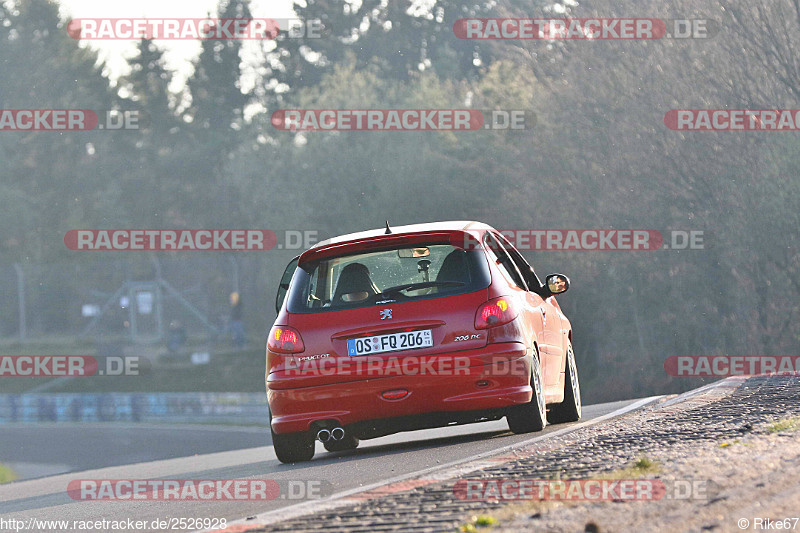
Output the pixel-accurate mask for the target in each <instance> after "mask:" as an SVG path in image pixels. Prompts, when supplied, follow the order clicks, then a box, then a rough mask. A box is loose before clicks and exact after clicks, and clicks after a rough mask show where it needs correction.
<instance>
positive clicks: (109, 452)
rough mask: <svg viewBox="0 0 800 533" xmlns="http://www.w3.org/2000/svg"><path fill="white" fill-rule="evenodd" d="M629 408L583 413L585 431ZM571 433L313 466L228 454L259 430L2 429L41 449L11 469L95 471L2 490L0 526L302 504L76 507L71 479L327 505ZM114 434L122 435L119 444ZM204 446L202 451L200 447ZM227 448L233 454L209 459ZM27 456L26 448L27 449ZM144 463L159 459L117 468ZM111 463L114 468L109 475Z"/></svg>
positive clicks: (437, 435)
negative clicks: (276, 490) (192, 485)
mask: <svg viewBox="0 0 800 533" xmlns="http://www.w3.org/2000/svg"><path fill="white" fill-rule="evenodd" d="M633 402H635V400H628V401H624V402H614V403H607V404H599V405H592V406H584V411H583V414H584V416H583V419H582V422H585V421H587V420H591V419H593V418H597V417H600V416H603V415H606V414H608V413H611V412H613V411H615V410H617V409H620V408H622V407H625V406H627V405H629V404H631V403H633ZM568 426H569V424H559V425H554V426H548V427H547V428H546V429H545V431H543V432H541V433H538V434H527V435H514V434H512V433H510V432H509V431H508V429H507V426H506V422H505V420H500V421H495V422H485V423H480V424H471V425H464V426H453V427H446V428H439V429H429V430H423V431H415V432H409V433H401V434H398V435H390V436H388V437H382V438H380V439H373V440H369V441H362V443H361V446H360V447H359V448H358V449H357V450H354V451H351V452H339V453H328V452H326V451H325V450H324V449H323V448H322V445H321V444H319V443H317V455H316V456H315V458H314V460H313V461H311V462H308V463H300V464H296V465H283V464H281V463H279V462H278V460H277V459H276V458H275V454H274V452H273V450H272V447H271V446H261V447H257V448H248V449H233V450H231V448H242V447H243V446H246V444H245V442H246V441H247V442H257V441H258V440H261V441H262V442H264V440H265V439H268V436H267V435H268V434H266V432H265V431H262V432H258V431H257V430H253V429H252V428H224V427H220V428H215V429H211V428H207V427H204V428H198V429H192V428H158V427H152V426H146V427H141V428H128V429H125V428H120V427H102V426H98V425H95V426H92V427H91V428H84V427H81V426H47V427H41V428H33V427H5V428H3V429H2V437H3V438H2V442H3V445H2V446H3V447H2V448H0V449H2V450H8V449H10V450H12V451H13V450H17V451H19V449H20V447H19V442H20V439H25V438H30V437H31V436H33V437H35V438H36V440H37V441H38V442H37V444H36V446H35V447H33V448H31V450H32V451H31V455H26V454H25V453H24V452H20V453H21V455H18V456H15V457H14V459H16V460H17V462H35V461H34V460H41V459H42V458H43V457H49V458H50V459H51V461H50V462H51V463H52V464H63V465H68V466H69V467H74V468H75V469H76V470H78V469H81V468H95V469H92V470H83V471H80V473H78V472H77V471H73V472H69V473H65V474H58V475H52V476H48V477H42V478H38V479H30V480H24V481H17V482H14V483H10V484H6V485H1V486H0V517H2V518H3V519H5V520H9V519H17V520H27V519H30V518H35V519H59V520H70V521H71V520H88V519H99V518H105V519H107V520H128V519H135V520H145V521H147V522H148V523H150V522H151V521H152V520H154V519H168V518H190V517H193V518H217V519H221V518H225V519H227V520H228V521H231V520H234V519H239V518H242V517H247V516H252V515H256V514H260V513H264V512H267V511H273V510H277V509H287V507H288V506H291V505H293V504H297V503H301V501H308V500H307V499H304V500H295V499H291V498H290V497H289V498H284V497H279V498H276V499H274V500H271V501H241V500H237V501H208V500H206V501H130V500H124V501H76V500H73V499H72V498H71V497H70V496H69V495H68V493H67V486H68V485H69V483H70V481H73V480H77V479H95V480H97V479H112V480H119V479H180V480H187V479H195V480H197V479H225V480H227V479H243V478H251V479H252V478H258V479H268V480H275V481H277V482H278V484H279V486H280V488H281V494H282V496H285V494H286V490H287V486H288V484H289V483H294V484H296V485H297V487H299V492H302V490H311V489H313V490H317V491H318V495H320V496H326V495H330V494H331V493H339V492H343V491H350V490H353V489H358V488H359V487H365V486H368V485H371V484H374V483H377V482H380V481H384V480H387V479H391V478H394V477H398V476H401V475H404V474H410V473H414V472H417V471H420V470H425V469H428V468H432V467H436V466H438V465H442V464H445V463H451V462H453V461H454V460H457V459H459V458H465V457H469V456H473V455H477V454H481V453H486V452H490V451H492V450H495V449H497V448H501V447H503V446H507V445H510V444H514V443H516V442H520V441H524V440H528V439H530V438H531V437H533V436H537V435H546V434H548V433H551V432H553V431H556V430H560V429H563V428H565V427H568ZM89 429H90V430H89ZM26 432H27V433H26ZM120 435H124V439H123V440H122V441H121V440H120V438H121V437H120ZM250 439H255V440H250ZM201 440H202V441H205V442H203V443H201V442H199V441H201ZM7 442H12V443H14V442H16V443H17V445H16V446H14V445H13V444H12V445H10V446H9V445H7ZM29 442H30V441H29ZM121 442H122V444H120V443H121ZM225 447H228V449H229V450H230V451H221V452H216V453H206V452H208V451H212V450H214V449H223V448H225ZM27 448H28V446H25V448H23V450H24V449H27ZM76 450H78V451H77V452H76ZM181 450H183V453H182V455H184V457H179V458H169V457H174V456H175V455H176V454H181ZM193 454H199V455H193ZM187 455H188V456H187ZM141 457H145V458H152V457H162V459H160V460H150V461H149V462H139V463H135V464H121V463H130V462H131V459H132V460H134V461H136V460H139V459H140V458H141ZM4 460H6V459H5V458H4ZM10 462H14V461H10ZM114 463H116V464H117V465H119V466H105V465H108V464H114ZM87 465H89V466H87ZM92 465H93V466H92ZM97 467H101V468H97ZM306 482H310V483H311V484H305V483H306ZM301 483H302V485H298V484H301ZM7 523H8V522H6V524H7ZM0 524H2V522H0ZM6 527H8V526H6ZM0 529H2V528H0ZM68 529H69V528H68Z"/></svg>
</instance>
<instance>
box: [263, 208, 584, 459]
mask: <svg viewBox="0 0 800 533" xmlns="http://www.w3.org/2000/svg"><path fill="white" fill-rule="evenodd" d="M568 287H569V280H568V279H567V277H566V276H564V275H562V274H552V275H550V276H547V278H546V280H545V283H544V284H543V283H542V282H541V281H540V280H539V278H538V277H537V276H536V273H535V272H534V270H533V268H532V267H531V265H530V264H529V263H528V262H527V261H526V260H525V258H524V257H523V256H522V255H521V254H520V253H519V252H518V251H517V250H516V249H515V248H514V247H513V246H512V245H511V244H510V243H509V242H508V241H507V240H506V239H505V238H504V237H503V236H502V235H501V234H500V232H498V231H497V230H495V229H493V228H492V227H490V226H487V225H485V224H481V223H478V222H439V223H433V224H417V225H411V226H403V227H397V228H390V227H389V224H388V222H387V225H386V228H385V229H380V230H373V231H367V232H363V233H354V234H350V235H344V236H342V237H337V238H334V239H330V240H327V241H323V242H320V243H319V244H317V245H315V246H313V247H312V248H310V249H309V250H307V251H306V252H305V253H303V254H302V255H301V256H299V257H298V258H295V259H294V260H293V261H292V262H291V263H290V264H289V266H288V267H287V269H286V271H285V272H284V275H283V278H282V279H281V284H280V289H279V291H278V296H277V301H276V307H277V311H278V317H277V319H276V320H275V325H274V326H273V327H272V330H271V331H270V334H269V339H268V341H267V368H266V387H267V399H268V402H269V412H270V426H271V427H270V429H271V431H272V443H273V446H274V449H275V453H276V455H277V457H278V459H279V460H280V461H281V462H284V463H293V462H298V461H307V460H310V459H311V458H312V457H313V456H314V442H315V440H320V441H322V442H323V444H324V446H325V448H326V449H327V450H329V451H341V450H349V449H353V448H355V447H357V446H358V443H359V439H370V438H376V437H381V436H384V435H390V434H392V433H397V432H399V431H410V430H416V429H424V428H432V427H440V426H447V425H452V424H466V423H471V422H482V421H487V420H499V419H500V418H502V417H504V416H505V417H506V419H507V421H508V426H509V428H510V429H511V431H513V432H514V433H527V432H531V431H538V430H541V429H542V428H543V427H544V426H545V424H546V423H547V422H548V421H550V422H571V421H575V420H578V419H579V418H580V416H581V396H580V386H579V384H578V374H577V369H576V365H575V355H574V353H573V351H572V327H571V325H570V322H569V320H568V319H567V317H566V316H565V315H564V314H563V313H562V312H561V308H560V307H559V305H558V302H556V299H555V298H554V295H555V294H560V293H562V292H564V291H566V290H567V288H568Z"/></svg>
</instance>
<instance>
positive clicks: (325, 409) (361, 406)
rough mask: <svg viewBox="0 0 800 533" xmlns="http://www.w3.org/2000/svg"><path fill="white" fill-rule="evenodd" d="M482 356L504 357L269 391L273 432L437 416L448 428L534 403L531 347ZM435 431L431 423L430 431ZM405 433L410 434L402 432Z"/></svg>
mask: <svg viewBox="0 0 800 533" xmlns="http://www.w3.org/2000/svg"><path fill="white" fill-rule="evenodd" d="M482 350H483V351H485V352H489V351H491V352H492V353H494V354H502V357H500V358H497V359H495V360H496V361H499V362H497V363H494V364H482V365H475V366H470V367H467V368H456V369H455V370H454V371H453V372H449V373H437V374H434V375H396V376H384V377H376V378H368V379H361V380H354V381H348V382H343V383H333V384H326V385H315V386H310V387H298V388H290V389H287V388H280V389H275V388H268V389H267V396H268V400H269V406H270V411H271V413H272V429H273V431H275V433H294V432H301V431H308V430H311V429H316V426H319V425H325V426H330V425H333V424H336V425H340V426H342V427H345V428H347V427H348V426H352V427H355V428H358V427H361V428H364V427H371V426H372V425H371V424H370V423H369V422H370V421H381V420H386V419H392V418H396V419H398V420H400V419H409V418H418V417H420V415H427V414H434V413H439V414H441V416H438V417H437V416H434V417H431V418H430V420H438V419H441V420H444V423H448V422H447V421H446V420H447V418H448V416H447V414H446V413H454V412H468V411H472V412H477V413H480V412H483V411H486V412H493V413H494V414H495V415H496V414H497V412H498V411H497V410H502V409H503V408H507V407H510V406H513V405H518V404H522V403H526V402H528V401H530V399H531V396H532V390H531V387H530V359H529V358H528V357H526V349H525V346H524V345H523V344H520V343H502V344H493V345H488V346H487V347H486V348H484V349H482ZM268 385H269V384H268ZM398 390H400V391H403V390H405V391H408V393H407V394H406V395H405V396H403V397H402V398H399V399H386V398H384V397H383V394H384V393H386V392H388V391H398ZM423 418H424V417H423ZM455 419H458V417H454V420H455ZM384 425H385V424H384ZM435 425H437V424H436V423H431V425H430V427H434V426H435ZM403 429H408V428H407V427H400V428H398V430H403ZM392 432H393V431H387V430H382V431H381V432H380V433H381V434H388V433H392ZM364 438H366V437H364Z"/></svg>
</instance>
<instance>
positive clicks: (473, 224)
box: [309, 220, 494, 251]
mask: <svg viewBox="0 0 800 533" xmlns="http://www.w3.org/2000/svg"><path fill="white" fill-rule="evenodd" d="M389 227H390V228H391V230H392V235H404V234H408V235H410V234H413V233H428V232H450V231H470V230H472V231H485V230H492V229H494V228H492V227H491V226H489V225H488V224H484V223H483V222H477V221H474V220H444V221H441V222H427V223H424V224H409V225H406V226H392V225H391V224H390V225H389ZM382 235H386V227H383V228H380V229H372V230H367V231H359V232H356V233H348V234H346V235H340V236H338V237H333V238H330V239H326V240H324V241H320V242H318V243H316V244H315V245H314V246H312V247H311V248H309V251H310V250H314V249H315V248H322V247H325V246H329V245H331V244H340V243H345V242H349V241H357V240H362V239H370V238H374V237H380V236H382Z"/></svg>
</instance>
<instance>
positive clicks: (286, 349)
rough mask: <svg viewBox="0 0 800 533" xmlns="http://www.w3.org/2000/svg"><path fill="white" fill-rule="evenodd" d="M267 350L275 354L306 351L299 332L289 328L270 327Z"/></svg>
mask: <svg viewBox="0 0 800 533" xmlns="http://www.w3.org/2000/svg"><path fill="white" fill-rule="evenodd" d="M267 348H268V349H269V350H270V351H272V352H275V353H297V352H302V351H303V350H305V349H306V347H305V346H304V345H303V338H302V337H301V336H300V332H299V331H297V330H296V329H294V328H290V327H289V326H272V329H271V330H270V332H269V340H267Z"/></svg>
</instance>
